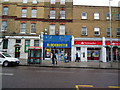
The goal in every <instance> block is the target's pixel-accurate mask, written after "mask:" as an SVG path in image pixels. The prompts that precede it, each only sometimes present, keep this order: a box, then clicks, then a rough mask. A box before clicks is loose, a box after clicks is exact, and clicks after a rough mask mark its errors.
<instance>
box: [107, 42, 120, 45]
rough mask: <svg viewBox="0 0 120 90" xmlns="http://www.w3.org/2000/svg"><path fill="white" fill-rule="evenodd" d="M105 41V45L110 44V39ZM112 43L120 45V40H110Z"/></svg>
mask: <svg viewBox="0 0 120 90" xmlns="http://www.w3.org/2000/svg"><path fill="white" fill-rule="evenodd" d="M105 43H106V45H110V41H106V42H105ZM112 45H114V46H119V45H120V41H112Z"/></svg>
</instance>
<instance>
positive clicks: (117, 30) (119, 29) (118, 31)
mask: <svg viewBox="0 0 120 90" xmlns="http://www.w3.org/2000/svg"><path fill="white" fill-rule="evenodd" d="M116 32H117V36H120V28H117V29H116Z"/></svg>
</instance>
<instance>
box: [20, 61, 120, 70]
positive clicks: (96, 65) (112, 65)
mask: <svg viewBox="0 0 120 90" xmlns="http://www.w3.org/2000/svg"><path fill="white" fill-rule="evenodd" d="M51 62H52V61H51V60H42V62H41V63H40V64H28V63H27V59H20V64H19V65H20V66H37V67H56V68H59V67H60V68H92V69H120V62H99V61H89V62H75V61H70V62H67V63H64V61H62V60H60V61H58V64H54V65H53V64H52V63H51Z"/></svg>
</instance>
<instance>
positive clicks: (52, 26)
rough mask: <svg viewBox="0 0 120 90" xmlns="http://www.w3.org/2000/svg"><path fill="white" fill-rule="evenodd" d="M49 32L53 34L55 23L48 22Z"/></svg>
mask: <svg viewBox="0 0 120 90" xmlns="http://www.w3.org/2000/svg"><path fill="white" fill-rule="evenodd" d="M49 30H50V31H49V34H50V35H55V24H50V29H49Z"/></svg>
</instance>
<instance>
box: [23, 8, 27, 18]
mask: <svg viewBox="0 0 120 90" xmlns="http://www.w3.org/2000/svg"><path fill="white" fill-rule="evenodd" d="M26 16H27V9H22V17H26Z"/></svg>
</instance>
